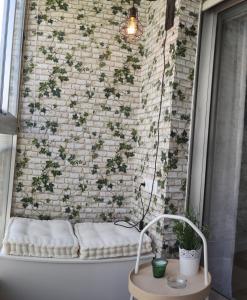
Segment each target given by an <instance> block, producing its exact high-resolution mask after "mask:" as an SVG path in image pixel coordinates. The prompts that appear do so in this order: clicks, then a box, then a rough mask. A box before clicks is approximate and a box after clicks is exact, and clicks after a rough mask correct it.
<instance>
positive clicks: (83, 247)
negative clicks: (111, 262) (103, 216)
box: [75, 223, 152, 259]
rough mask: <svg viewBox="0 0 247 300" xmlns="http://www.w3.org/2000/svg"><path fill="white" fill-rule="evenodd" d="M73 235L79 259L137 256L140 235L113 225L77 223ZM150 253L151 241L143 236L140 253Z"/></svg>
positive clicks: (132, 229)
mask: <svg viewBox="0 0 247 300" xmlns="http://www.w3.org/2000/svg"><path fill="white" fill-rule="evenodd" d="M75 234H76V236H77V238H78V240H79V244H80V258H81V259H99V258H110V257H121V256H122V257H123V256H133V255H136V254H137V249H138V242H139V237H140V233H139V232H138V231H137V230H136V229H135V228H124V227H121V226H117V225H114V224H113V223H77V224H75ZM151 251H152V247H151V239H150V238H149V237H148V236H147V235H144V239H143V244H142V253H150V252H151Z"/></svg>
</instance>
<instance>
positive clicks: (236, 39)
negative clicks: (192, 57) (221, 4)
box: [204, 10, 247, 298]
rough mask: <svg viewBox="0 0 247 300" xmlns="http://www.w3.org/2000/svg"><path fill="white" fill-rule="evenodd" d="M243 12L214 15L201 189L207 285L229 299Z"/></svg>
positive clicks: (246, 21) (246, 34) (246, 53)
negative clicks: (209, 276) (207, 131)
mask: <svg viewBox="0 0 247 300" xmlns="http://www.w3.org/2000/svg"><path fill="white" fill-rule="evenodd" d="M246 49H247V11H246V12H244V11H243V10H239V11H238V10H237V11H236V10H233V11H228V12H225V13H224V14H222V15H221V16H220V17H219V22H218V33H217V46H216V57H215V67H214V83H213V95H212V105H211V107H212V109H211V120H210V136H209V150H208V161H207V178H206V191H205V216H204V219H205V223H208V224H209V227H210V239H209V266H210V271H211V273H212V276H213V287H214V288H215V289H216V290H218V291H219V292H220V293H222V294H223V295H225V296H226V297H228V298H231V297H232V268H233V259H234V251H235V237H236V219H237V208H238V194H239V181H240V169H241V154H242V140H243V126H244V110H245V100H246V99H245V95H246V58H247V50H246Z"/></svg>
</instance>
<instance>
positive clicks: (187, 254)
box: [179, 248, 202, 276]
mask: <svg viewBox="0 0 247 300" xmlns="http://www.w3.org/2000/svg"><path fill="white" fill-rule="evenodd" d="M201 253H202V248H200V249H198V250H186V249H181V248H179V267H180V274H182V275H185V276H194V275H196V274H197V272H198V270H199V266H200V259H201Z"/></svg>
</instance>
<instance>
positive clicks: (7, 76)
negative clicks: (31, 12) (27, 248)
mask: <svg viewBox="0 0 247 300" xmlns="http://www.w3.org/2000/svg"><path fill="white" fill-rule="evenodd" d="M3 1H4V13H3V27H2V30H3V35H2V36H3V39H2V42H1V45H0V65H2V69H0V134H6V135H10V136H12V145H11V154H10V163H9V168H8V170H6V176H8V187H7V192H6V196H5V197H4V198H3V199H0V200H1V201H3V202H2V207H3V212H2V213H3V217H2V220H1V224H0V226H1V230H0V246H1V243H2V239H3V235H4V232H5V228H6V224H7V222H8V220H9V218H10V213H11V205H12V193H13V185H14V173H15V158H16V148H17V112H18V102H19V90H20V77H21V69H22V52H23V51H22V48H23V41H24V23H25V9H26V0H11V1H9V0H3ZM15 34H17V39H16V40H15V39H14V37H15ZM14 47H16V49H17V52H18V55H17V56H16V57H15V60H14V59H13V57H14V56H13V53H14V52H13V49H14ZM13 61H14V62H13ZM13 64H15V66H16V65H17V70H14V71H13V69H12V67H13ZM12 72H17V73H15V74H16V76H15V78H14V80H13V84H14V86H13V89H12V90H14V91H15V92H14V97H13V99H14V101H13V102H10V99H11V89H10V87H11V83H12V82H11V80H12V78H11V75H12ZM16 79H17V80H16ZM10 103H14V109H13V111H12V112H13V114H12V113H11V112H10Z"/></svg>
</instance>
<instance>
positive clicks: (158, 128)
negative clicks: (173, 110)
mask: <svg viewBox="0 0 247 300" xmlns="http://www.w3.org/2000/svg"><path fill="white" fill-rule="evenodd" d="M166 39H167V31H165V37H164V41H163V45H162V46H163V57H164V65H163V72H162V81H161V94H160V103H159V114H158V122H157V147H156V152H155V160H154V173H153V180H152V187H151V192H150V198H149V201H148V206H147V208H146V211H145V210H144V203H143V200H142V196H141V197H140V198H141V205H142V217H141V219H140V220H139V221H138V222H136V223H134V224H133V223H131V222H129V221H125V220H117V221H115V222H114V224H115V225H118V226H121V227H125V228H136V229H137V230H138V231H141V230H142V229H143V227H144V219H145V217H146V215H147V214H148V212H149V210H150V206H151V202H152V198H153V191H154V183H155V179H156V172H157V161H158V154H159V145H160V119H161V112H162V104H163V95H164V91H165V72H166V67H165V66H166V56H165V46H166ZM142 186H145V183H141V184H140V186H139V193H141V187H142ZM120 222H123V223H127V224H128V225H124V224H120ZM137 226H138V227H137Z"/></svg>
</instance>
